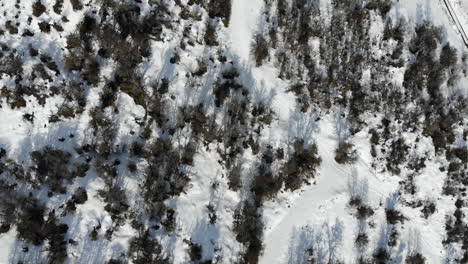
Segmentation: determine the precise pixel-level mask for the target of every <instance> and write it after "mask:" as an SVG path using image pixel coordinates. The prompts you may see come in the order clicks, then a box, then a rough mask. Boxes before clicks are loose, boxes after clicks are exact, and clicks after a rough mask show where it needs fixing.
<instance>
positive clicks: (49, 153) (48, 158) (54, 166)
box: [31, 146, 73, 192]
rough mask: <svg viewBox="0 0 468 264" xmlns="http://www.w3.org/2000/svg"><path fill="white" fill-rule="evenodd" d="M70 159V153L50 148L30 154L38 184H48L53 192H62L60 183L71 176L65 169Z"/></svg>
mask: <svg viewBox="0 0 468 264" xmlns="http://www.w3.org/2000/svg"><path fill="white" fill-rule="evenodd" d="M70 158H71V154H70V153H68V152H65V151H62V150H59V149H55V148H53V147H52V146H46V147H44V148H43V149H42V150H36V151H33V152H31V159H32V161H33V162H34V165H35V166H34V171H35V172H36V176H37V180H38V182H39V183H46V184H49V185H50V187H51V189H52V190H53V191H61V192H63V191H64V189H63V187H62V183H63V182H64V181H66V180H71V179H72V176H73V175H72V173H70V171H69V169H68V168H67V165H68V162H69V161H70Z"/></svg>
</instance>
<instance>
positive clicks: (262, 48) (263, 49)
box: [252, 34, 269, 67]
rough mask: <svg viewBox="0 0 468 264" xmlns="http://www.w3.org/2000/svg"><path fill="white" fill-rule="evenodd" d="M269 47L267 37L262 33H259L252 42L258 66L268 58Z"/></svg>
mask: <svg viewBox="0 0 468 264" xmlns="http://www.w3.org/2000/svg"><path fill="white" fill-rule="evenodd" d="M268 47H269V45H268V42H267V40H266V39H265V37H264V36H263V35H261V34H257V35H256V36H255V39H254V41H253V43H252V53H253V55H254V58H255V64H256V66H257V67H259V66H261V65H262V64H263V61H264V60H265V59H266V58H268Z"/></svg>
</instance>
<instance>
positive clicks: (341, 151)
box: [335, 142, 358, 164]
mask: <svg viewBox="0 0 468 264" xmlns="http://www.w3.org/2000/svg"><path fill="white" fill-rule="evenodd" d="M357 159H358V155H357V151H356V149H355V147H354V145H353V144H351V143H346V142H342V143H340V144H339V145H338V147H337V148H336V150H335V161H336V162H337V163H339V164H353V163H355V162H356V161H357Z"/></svg>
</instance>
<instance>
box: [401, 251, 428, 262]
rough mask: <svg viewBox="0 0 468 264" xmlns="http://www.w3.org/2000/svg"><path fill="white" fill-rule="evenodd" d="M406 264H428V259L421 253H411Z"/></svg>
mask: <svg viewBox="0 0 468 264" xmlns="http://www.w3.org/2000/svg"><path fill="white" fill-rule="evenodd" d="M405 263H406V264H424V263H426V258H425V257H424V256H423V255H422V254H421V253H410V254H409V255H408V256H406V259H405Z"/></svg>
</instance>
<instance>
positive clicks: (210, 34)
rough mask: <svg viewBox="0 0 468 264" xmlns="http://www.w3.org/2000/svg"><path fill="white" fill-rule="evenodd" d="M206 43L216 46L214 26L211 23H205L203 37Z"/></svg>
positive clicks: (216, 39)
mask: <svg viewBox="0 0 468 264" xmlns="http://www.w3.org/2000/svg"><path fill="white" fill-rule="evenodd" d="M203 39H204V40H205V43H206V45H208V46H218V45H219V43H218V37H217V36H216V27H214V26H213V25H211V23H209V22H208V23H207V24H206V31H205V36H204V37H203Z"/></svg>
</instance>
